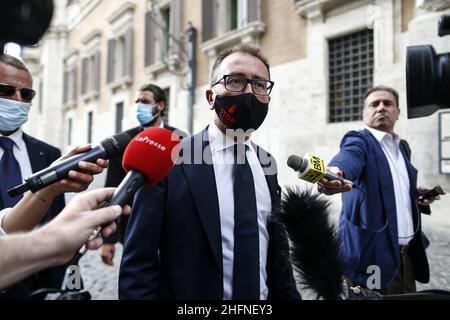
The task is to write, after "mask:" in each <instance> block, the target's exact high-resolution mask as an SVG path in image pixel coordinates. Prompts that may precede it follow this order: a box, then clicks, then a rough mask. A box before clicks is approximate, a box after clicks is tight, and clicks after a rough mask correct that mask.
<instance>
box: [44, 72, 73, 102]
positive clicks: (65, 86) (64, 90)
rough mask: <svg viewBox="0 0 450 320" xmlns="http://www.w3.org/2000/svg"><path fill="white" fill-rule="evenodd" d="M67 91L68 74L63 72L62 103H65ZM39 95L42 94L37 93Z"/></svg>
mask: <svg viewBox="0 0 450 320" xmlns="http://www.w3.org/2000/svg"><path fill="white" fill-rule="evenodd" d="M68 89H69V73H68V72H67V71H64V85H63V102H64V103H66V102H67V97H68V93H69V92H68ZM39 94H42V92H39Z"/></svg>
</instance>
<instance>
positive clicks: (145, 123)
mask: <svg viewBox="0 0 450 320" xmlns="http://www.w3.org/2000/svg"><path fill="white" fill-rule="evenodd" d="M134 103H135V105H134V107H133V110H134V112H135V115H136V119H137V121H138V122H139V123H140V125H139V126H137V127H134V128H132V129H130V130H127V131H126V132H127V133H128V135H129V136H130V137H134V136H136V135H137V134H138V133H140V132H141V131H142V130H144V129H147V128H150V127H155V128H166V129H169V130H170V131H175V132H176V133H177V135H178V136H180V137H181V138H182V137H186V136H187V134H186V133H185V132H183V131H180V130H179V129H176V128H174V127H171V126H169V125H168V124H167V123H165V122H164V120H163V117H164V115H165V111H166V104H167V102H166V94H165V93H164V90H162V89H161V88H160V87H158V86H157V85H154V84H145V85H143V86H141V87H140V88H139V90H138V92H137V93H136V98H135V100H134ZM122 157H123V154H121V155H120V157H116V158H114V159H111V160H110V162H109V166H108V173H107V176H106V181H105V187H117V186H118V185H119V184H120V182H122V180H123V178H124V177H125V175H126V172H125V170H124V169H123V168H122ZM132 201H133V199H131V200H130V202H129V204H130V205H131V203H132ZM120 219H121V221H120V222H118V231H117V232H116V233H114V234H113V235H112V236H111V237H109V238H108V239H105V244H104V245H103V246H102V248H101V250H100V255H101V257H102V260H103V262H104V263H105V264H108V265H113V259H114V255H115V243H116V242H123V237H124V234H125V228H126V226H127V221H128V217H121V218H120Z"/></svg>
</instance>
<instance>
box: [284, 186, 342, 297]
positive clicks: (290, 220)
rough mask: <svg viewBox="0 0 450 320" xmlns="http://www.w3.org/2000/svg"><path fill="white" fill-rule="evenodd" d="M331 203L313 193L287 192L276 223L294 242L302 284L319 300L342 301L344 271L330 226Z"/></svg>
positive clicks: (296, 189)
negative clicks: (280, 225) (315, 294)
mask: <svg viewBox="0 0 450 320" xmlns="http://www.w3.org/2000/svg"><path fill="white" fill-rule="evenodd" d="M329 205H330V202H329V201H328V200H326V199H324V198H323V196H320V195H319V194H313V193H312V190H311V189H308V190H304V191H302V190H300V189H299V188H298V187H297V188H287V191H286V193H284V194H283V200H282V202H281V210H280V211H279V212H277V213H275V219H276V220H277V221H279V222H280V223H282V224H283V225H284V226H285V228H286V231H287V233H288V236H289V239H290V246H291V248H290V250H291V259H292V264H293V265H294V269H295V270H296V271H297V272H299V274H300V275H301V276H302V278H303V280H302V281H301V284H302V285H304V286H305V287H306V288H308V289H312V290H314V291H315V292H316V293H317V299H319V298H320V297H322V298H323V299H326V300H337V299H342V294H343V290H344V289H343V276H344V267H343V264H342V262H341V261H340V258H339V245H338V242H337V240H336V239H335V235H336V231H335V228H334V226H333V225H332V224H331V223H330V222H329V219H328V218H329V213H328V207H329Z"/></svg>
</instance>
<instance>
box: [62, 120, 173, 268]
mask: <svg viewBox="0 0 450 320" xmlns="http://www.w3.org/2000/svg"><path fill="white" fill-rule="evenodd" d="M179 143H180V138H179V137H178V135H177V134H176V133H174V132H172V131H170V130H167V129H164V128H148V129H146V130H144V131H142V132H141V133H139V134H138V135H137V136H136V137H134V138H133V139H132V140H131V141H130V143H129V144H128V146H127V148H126V149H125V152H124V155H123V160H122V166H123V168H124V169H125V171H126V172H127V175H126V176H125V178H124V179H123V180H122V182H121V183H120V184H119V186H118V187H117V189H116V190H115V191H114V193H113V195H112V197H111V199H110V200H109V201H108V202H107V203H106V204H105V205H104V207H107V206H113V205H120V206H121V207H123V206H124V205H125V204H126V203H127V202H128V200H129V199H130V198H131V197H132V196H134V194H135V192H136V191H137V190H138V189H139V188H140V187H142V186H143V185H146V186H152V185H154V184H156V183H158V182H160V181H161V180H162V179H164V177H165V176H166V175H167V174H168V173H169V172H170V170H171V169H172V168H173V165H174V163H175V160H176V158H175V156H177V155H178V150H179ZM108 224H109V223H107V224H106V225H108ZM102 227H104V225H103V226H98V227H97V228H96V229H95V230H94V233H93V234H92V236H91V238H90V239H93V238H95V237H97V236H98V234H99V233H100V231H101V229H102ZM86 251H87V248H86V246H85V245H83V247H81V249H80V250H79V251H78V253H77V254H76V255H75V257H74V258H73V259H72V263H71V264H76V263H77V262H78V260H79V259H80V258H81V257H82V256H83V255H84V253H85V252H86Z"/></svg>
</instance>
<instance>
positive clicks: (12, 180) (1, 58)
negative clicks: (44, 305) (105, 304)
mask: <svg viewBox="0 0 450 320" xmlns="http://www.w3.org/2000/svg"><path fill="white" fill-rule="evenodd" d="M32 86H33V80H32V77H31V74H30V72H29V70H28V68H27V66H26V65H25V64H24V63H23V62H22V61H21V60H19V59H17V58H14V57H12V56H9V55H6V54H0V236H3V235H5V234H13V233H16V232H20V231H27V230H30V229H33V228H34V227H35V226H36V225H37V224H39V223H40V224H44V223H46V222H48V221H50V220H52V219H53V218H54V217H55V216H56V215H57V214H58V213H59V212H60V211H61V210H62V209H63V208H64V206H65V201H64V192H79V191H83V190H85V189H86V188H87V187H88V185H89V184H90V183H91V182H92V180H93V177H92V175H93V174H96V173H100V172H101V171H102V170H103V169H102V167H106V165H107V162H106V161H104V160H102V161H104V163H102V164H101V165H97V164H86V163H84V164H81V162H80V164H79V166H80V168H82V171H79V172H78V171H71V172H69V177H68V178H67V179H64V180H63V181H61V182H58V183H55V184H53V185H51V186H48V187H46V188H44V189H42V190H40V191H38V192H35V193H30V192H28V193H26V194H25V195H19V196H16V197H10V196H9V194H8V190H9V189H11V188H12V187H15V186H17V185H19V184H21V183H22V182H23V179H24V178H27V177H28V176H30V175H31V174H33V173H34V172H37V171H40V170H42V169H45V168H47V167H49V166H50V165H51V164H52V163H53V162H54V161H55V160H57V159H58V158H59V157H60V156H61V151H60V150H59V149H58V148H55V147H53V146H50V145H49V144H47V143H45V142H43V141H40V140H37V139H35V138H33V137H30V136H29V135H27V134H26V133H24V132H23V130H22V126H23V125H24V124H25V123H26V122H27V120H28V113H29V111H30V108H31V102H32V100H33V98H34V96H35V94H36V93H35V91H34V90H33V89H32ZM81 149H84V150H81ZM86 150H89V146H85V147H82V148H77V149H74V150H73V151H71V152H70V153H71V154H68V155H66V157H67V156H70V155H73V154H75V153H78V152H80V151H82V152H84V151H86ZM12 207H14V208H15V209H17V210H11V208H12ZM30 208H32V209H33V210H29V209H30ZM64 271H65V268H52V269H47V270H44V271H42V272H39V273H37V274H34V275H33V276H31V277H29V278H28V279H26V280H25V281H24V282H22V283H20V284H18V285H16V286H13V287H11V288H7V290H5V291H1V292H0V299H26V298H29V294H30V293H32V292H34V291H36V290H37V289H40V288H44V287H45V288H60V287H61V282H62V278H63V276H64Z"/></svg>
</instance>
